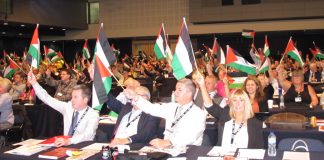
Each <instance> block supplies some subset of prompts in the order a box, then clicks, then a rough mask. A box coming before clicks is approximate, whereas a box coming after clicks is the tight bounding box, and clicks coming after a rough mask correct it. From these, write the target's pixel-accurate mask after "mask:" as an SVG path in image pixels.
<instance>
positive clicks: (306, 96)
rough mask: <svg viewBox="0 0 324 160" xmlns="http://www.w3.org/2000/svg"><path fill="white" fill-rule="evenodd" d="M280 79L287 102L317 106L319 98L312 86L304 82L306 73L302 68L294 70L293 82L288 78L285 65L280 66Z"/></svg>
mask: <svg viewBox="0 0 324 160" xmlns="http://www.w3.org/2000/svg"><path fill="white" fill-rule="evenodd" d="M278 72H279V74H278V81H279V84H280V85H281V86H282V89H283V90H284V91H286V94H285V95H284V98H285V103H291V102H297V103H304V104H307V105H311V106H312V107H316V106H317V105H318V98H317V95H316V93H315V90H314V88H313V87H312V86H310V85H307V84H304V73H303V71H302V70H301V69H299V70H295V71H293V72H292V78H291V82H290V81H288V80H286V76H287V74H286V71H285V70H284V69H283V67H278Z"/></svg>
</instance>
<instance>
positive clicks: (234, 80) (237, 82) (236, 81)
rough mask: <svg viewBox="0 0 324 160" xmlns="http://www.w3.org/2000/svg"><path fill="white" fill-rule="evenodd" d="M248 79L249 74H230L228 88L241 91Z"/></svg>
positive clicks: (228, 75)
mask: <svg viewBox="0 0 324 160" xmlns="http://www.w3.org/2000/svg"><path fill="white" fill-rule="evenodd" d="M247 77H248V74H246V73H245V72H228V73H227V79H228V85H229V86H228V88H230V89H240V88H242V87H243V85H244V81H245V79H246V78H247Z"/></svg>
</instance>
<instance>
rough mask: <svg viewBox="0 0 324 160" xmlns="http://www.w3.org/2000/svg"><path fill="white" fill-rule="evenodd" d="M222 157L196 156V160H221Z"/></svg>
mask: <svg viewBox="0 0 324 160" xmlns="http://www.w3.org/2000/svg"><path fill="white" fill-rule="evenodd" d="M223 159H224V157H198V159H197V160H223Z"/></svg>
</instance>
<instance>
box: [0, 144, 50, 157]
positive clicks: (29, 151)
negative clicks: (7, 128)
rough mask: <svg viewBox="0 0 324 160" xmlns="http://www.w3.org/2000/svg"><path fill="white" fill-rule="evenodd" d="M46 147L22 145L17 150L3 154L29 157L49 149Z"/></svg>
mask: <svg viewBox="0 0 324 160" xmlns="http://www.w3.org/2000/svg"><path fill="white" fill-rule="evenodd" d="M49 148H50V147H48V146H40V145H23V146H20V147H18V148H15V149H13V150H10V151H7V152H4V153H8V154H15V155H23V156H31V155H33V154H35V153H38V152H40V151H44V150H46V149H49Z"/></svg>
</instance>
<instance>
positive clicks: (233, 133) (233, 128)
mask: <svg viewBox="0 0 324 160" xmlns="http://www.w3.org/2000/svg"><path fill="white" fill-rule="evenodd" d="M243 124H244V121H243V122H241V124H240V126H239V128H238V129H237V130H236V132H234V130H235V121H234V120H233V126H232V137H231V144H233V142H234V137H235V135H236V134H237V133H238V132H239V131H240V130H241V128H242V127H243Z"/></svg>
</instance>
